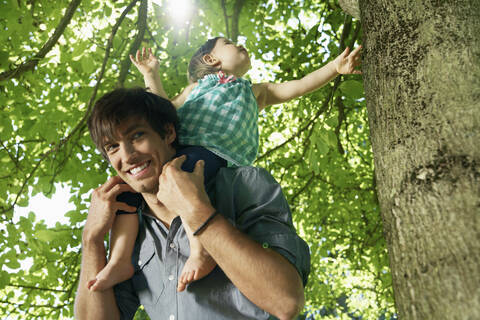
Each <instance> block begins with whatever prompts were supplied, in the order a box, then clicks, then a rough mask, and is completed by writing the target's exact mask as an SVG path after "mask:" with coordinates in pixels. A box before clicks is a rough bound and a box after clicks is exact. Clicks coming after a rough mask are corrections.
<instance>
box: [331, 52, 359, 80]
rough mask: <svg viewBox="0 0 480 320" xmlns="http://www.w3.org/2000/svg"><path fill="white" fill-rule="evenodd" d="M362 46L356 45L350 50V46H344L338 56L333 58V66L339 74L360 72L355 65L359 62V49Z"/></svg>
mask: <svg viewBox="0 0 480 320" xmlns="http://www.w3.org/2000/svg"><path fill="white" fill-rule="evenodd" d="M361 49H362V46H358V47H357V48H355V50H353V51H352V52H350V48H348V47H347V48H346V49H345V50H344V51H343V52H342V53H341V54H340V55H339V56H338V57H336V58H335V60H333V63H334V64H335V68H336V70H337V72H338V73H340V74H361V73H362V72H361V71H360V70H355V67H357V66H359V65H360V63H361V55H360V50H361Z"/></svg>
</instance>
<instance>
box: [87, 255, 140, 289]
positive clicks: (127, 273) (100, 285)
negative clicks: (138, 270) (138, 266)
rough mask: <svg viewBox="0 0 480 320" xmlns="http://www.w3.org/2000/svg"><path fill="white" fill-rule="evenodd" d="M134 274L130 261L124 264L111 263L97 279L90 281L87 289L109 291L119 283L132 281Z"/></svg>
mask: <svg viewBox="0 0 480 320" xmlns="http://www.w3.org/2000/svg"><path fill="white" fill-rule="evenodd" d="M133 272H134V269H133V266H132V263H131V262H130V261H128V262H122V263H120V262H117V263H114V262H112V261H109V262H108V263H107V265H106V266H105V268H103V270H102V271H100V272H99V273H98V274H97V276H96V277H95V279H93V280H90V281H88V283H87V288H88V289H89V290H91V291H101V290H105V289H109V288H111V287H113V286H114V285H116V284H117V283H120V282H122V281H125V280H127V279H130V278H131V277H132V276H133Z"/></svg>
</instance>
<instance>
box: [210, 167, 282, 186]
mask: <svg viewBox="0 0 480 320" xmlns="http://www.w3.org/2000/svg"><path fill="white" fill-rule="evenodd" d="M218 179H223V180H226V181H232V182H233V181H235V180H237V179H242V180H257V179H261V180H268V181H272V182H275V183H276V181H275V179H274V178H273V177H272V175H271V174H270V173H269V172H268V171H267V170H265V169H264V168H260V167H252V166H241V167H228V168H221V169H220V170H219V172H218V174H217V180H218Z"/></svg>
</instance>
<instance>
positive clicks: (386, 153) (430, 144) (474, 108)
mask: <svg viewBox="0 0 480 320" xmlns="http://www.w3.org/2000/svg"><path fill="white" fill-rule="evenodd" d="M360 12H361V22H362V28H363V32H364V52H363V54H364V57H363V61H364V62H363V74H364V84H365V94H366V100H367V109H368V116H369V123H370V133H371V141H372V146H373V152H374V157H375V170H376V179H377V187H378V198H379V202H380V206H381V211H382V219H383V224H384V233H385V237H386V240H387V244H388V249H389V253H390V264H391V270H392V275H393V287H394V294H395V303H396V306H397V309H398V312H399V315H400V319H422V320H423V319H448V320H451V319H480V272H479V268H480V267H479V265H480V241H479V240H480V231H479V230H480V223H479V221H480V168H479V164H480V157H479V156H480V1H478V0H466V1H436V0H429V1H419V0H416V1H414V0H398V1H388V0H361V1H360Z"/></svg>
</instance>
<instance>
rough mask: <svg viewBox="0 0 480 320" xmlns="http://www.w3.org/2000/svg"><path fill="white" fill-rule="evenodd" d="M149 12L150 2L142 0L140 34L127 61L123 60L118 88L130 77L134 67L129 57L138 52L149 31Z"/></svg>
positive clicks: (139, 23)
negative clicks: (130, 71) (147, 30)
mask: <svg viewBox="0 0 480 320" xmlns="http://www.w3.org/2000/svg"><path fill="white" fill-rule="evenodd" d="M147 11H148V1H147V0H141V2H140V7H139V8H138V22H137V26H138V33H137V36H136V37H135V40H133V43H132V46H131V47H130V50H129V51H128V55H127V56H126V57H125V59H123V61H122V63H121V65H120V75H119V76H118V81H117V88H121V87H123V84H124V83H125V79H126V78H127V75H128V69H130V66H131V65H132V61H130V57H129V55H130V54H131V55H135V53H136V52H137V50H138V49H139V48H140V45H141V44H142V41H143V38H144V36H145V30H146V29H147Z"/></svg>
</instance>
